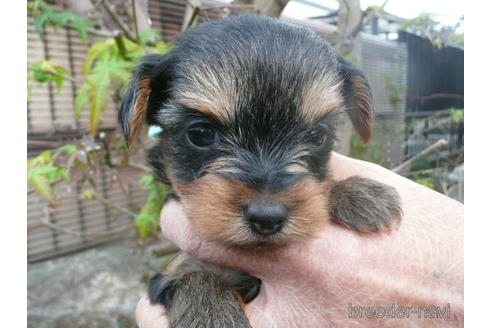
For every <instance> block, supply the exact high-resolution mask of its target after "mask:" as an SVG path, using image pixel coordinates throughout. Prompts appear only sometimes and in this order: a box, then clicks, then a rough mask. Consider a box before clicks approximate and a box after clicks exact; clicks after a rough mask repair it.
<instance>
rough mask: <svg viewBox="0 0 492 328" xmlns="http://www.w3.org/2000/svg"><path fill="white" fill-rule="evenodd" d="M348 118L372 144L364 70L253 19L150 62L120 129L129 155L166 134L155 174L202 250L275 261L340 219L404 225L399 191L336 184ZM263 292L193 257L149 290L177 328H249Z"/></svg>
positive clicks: (310, 39)
mask: <svg viewBox="0 0 492 328" xmlns="http://www.w3.org/2000/svg"><path fill="white" fill-rule="evenodd" d="M343 111H346V112H347V113H348V115H349V117H350V119H351V121H352V123H353V126H354V127H355V129H356V130H357V132H358V133H359V135H360V137H361V139H362V140H363V141H365V142H367V141H369V139H370V137H371V129H372V122H373V116H374V114H373V108H372V97H371V91H370V87H369V85H368V82H367V80H366V78H365V77H364V76H363V74H362V73H361V72H360V71H359V70H357V69H356V68H355V67H354V66H352V65H351V64H349V63H348V62H346V61H345V60H343V59H341V58H339V57H338V56H337V55H336V54H335V51H334V49H333V48H332V47H331V46H330V45H329V44H327V43H326V42H325V41H324V40H322V39H321V38H320V37H319V36H317V35H316V34H314V33H313V32H312V31H309V30H307V29H304V28H301V27H298V26H295V25H291V24H286V23H283V22H280V21H279V20H276V19H271V18H265V17H258V16H253V15H245V16H234V17H230V18H226V19H224V20H221V21H214V22H209V23H205V24H202V25H199V26H197V27H195V28H192V29H190V30H189V31H187V32H186V33H184V34H183V35H181V37H180V38H179V40H178V41H177V43H176V47H175V48H174V49H173V50H172V51H171V52H169V53H167V54H165V55H149V56H146V57H144V58H143V60H142V64H141V65H140V67H139V68H138V69H137V70H136V72H135V74H134V78H133V81H132V82H131V84H130V86H129V88H128V91H127V93H126V95H125V98H124V101H123V103H122V105H121V110H120V114H119V119H120V122H121V125H122V129H123V132H124V135H125V137H126V138H127V142H128V143H129V144H132V142H134V140H135V139H136V138H137V136H138V133H139V130H140V128H141V126H142V124H143V122H144V121H145V122H146V123H147V124H149V125H157V126H159V127H161V128H162V132H161V133H160V135H159V137H158V142H157V144H156V145H155V146H154V147H153V148H151V149H150V150H149V152H148V161H149V163H150V164H151V166H152V167H153V168H154V171H155V173H156V174H157V176H159V177H160V178H161V179H162V180H163V181H164V182H166V183H167V184H169V185H170V187H171V188H172V190H173V192H174V194H175V197H177V198H178V199H179V200H180V202H181V203H182V204H183V206H184V209H185V212H186V214H187V216H188V217H189V219H190V221H191V223H192V225H193V227H194V229H195V230H196V231H197V232H198V233H199V234H200V235H201V236H202V237H203V238H204V239H206V240H211V241H216V242H219V243H222V244H224V245H225V246H228V247H235V248H240V249H242V250H256V251H257V252H268V249H269V248H273V247H281V246H282V245H285V244H286V243H291V242H295V241H296V240H305V239H309V238H314V237H315V236H316V232H317V231H319V229H320V228H321V226H322V225H324V224H327V222H328V220H330V219H331V220H334V221H337V222H339V223H341V224H343V225H345V226H347V227H348V228H351V229H354V230H356V231H358V232H361V233H370V232H378V231H389V230H391V229H392V228H393V227H395V226H396V225H397V224H398V223H399V221H400V219H401V210H400V200H399V196H398V194H397V193H396V191H395V189H394V188H392V187H390V186H388V185H384V184H381V183H378V182H375V181H372V180H369V179H365V178H361V177H351V178H349V179H346V180H343V181H333V180H332V179H331V178H330V174H329V172H328V162H329V159H330V152H331V151H332V148H333V145H334V142H335V136H336V128H337V127H338V126H339V125H340V120H339V118H340V113H342V112H343ZM260 284H261V282H260V281H259V280H258V279H257V278H255V277H252V276H250V275H248V274H246V273H241V272H235V271H231V270H227V269H224V268H219V267H216V266H212V265H210V264H206V263H203V262H200V261H197V260H194V259H190V258H187V257H186V256H184V255H183V256H180V257H179V258H178V260H177V261H175V262H174V263H173V264H172V265H171V266H170V267H169V268H168V269H167V271H166V272H165V273H164V274H161V275H157V276H156V277H154V278H153V279H152V281H151V284H150V286H149V290H148V291H149V297H150V300H151V301H152V302H153V303H161V304H163V305H165V306H166V308H167V315H168V318H169V320H170V323H171V326H172V327H176V328H178V327H179V328H181V327H183V328H184V327H186V328H192V327H249V323H248V320H247V318H246V316H245V315H244V312H243V311H242V308H241V306H242V304H244V303H246V302H248V301H250V300H252V299H253V298H254V297H255V296H256V294H257V293H258V291H259V289H260Z"/></svg>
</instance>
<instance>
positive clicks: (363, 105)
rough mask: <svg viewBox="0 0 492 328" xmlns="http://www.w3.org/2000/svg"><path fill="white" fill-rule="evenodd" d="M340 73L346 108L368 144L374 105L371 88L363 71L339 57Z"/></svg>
mask: <svg viewBox="0 0 492 328" xmlns="http://www.w3.org/2000/svg"><path fill="white" fill-rule="evenodd" d="M338 60H339V63H340V73H341V75H342V78H343V79H344V82H343V98H344V101H345V107H346V108H347V110H348V115H349V117H350V120H351V121H352V124H353V125H354V128H355V129H356V130H357V132H358V133H359V136H360V138H361V140H362V141H363V143H365V144H367V143H368V142H369V140H370V139H371V136H372V126H373V121H374V105H373V100H372V93H371V87H370V86H369V82H368V81H367V78H366V77H365V76H364V73H362V71H361V70H359V69H358V68H356V67H355V66H354V65H353V64H351V63H349V62H348V61H346V60H345V59H343V58H341V57H339V59H338Z"/></svg>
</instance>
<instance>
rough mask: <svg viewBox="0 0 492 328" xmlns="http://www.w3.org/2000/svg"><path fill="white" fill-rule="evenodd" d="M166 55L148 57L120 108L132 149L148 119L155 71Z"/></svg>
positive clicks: (141, 64)
mask: <svg viewBox="0 0 492 328" xmlns="http://www.w3.org/2000/svg"><path fill="white" fill-rule="evenodd" d="M163 57H164V55H147V56H144V57H143V58H142V60H141V63H140V65H139V66H138V67H137V69H136V70H135V72H134V73H133V78H132V81H131V82H130V85H129V86H128V88H127V90H126V93H125V97H124V98H123V102H122V103H121V106H120V112H119V115H118V119H119V121H120V125H121V128H122V130H123V135H124V136H125V139H126V143H127V145H128V147H130V146H131V145H132V144H133V143H134V142H135V141H136V140H137V138H138V136H139V133H140V129H141V127H142V125H143V123H144V121H145V120H146V118H147V113H148V108H149V100H150V96H151V93H152V83H151V82H152V80H153V75H154V74H155V69H156V67H157V66H158V64H159V63H160V62H161V61H162V60H163Z"/></svg>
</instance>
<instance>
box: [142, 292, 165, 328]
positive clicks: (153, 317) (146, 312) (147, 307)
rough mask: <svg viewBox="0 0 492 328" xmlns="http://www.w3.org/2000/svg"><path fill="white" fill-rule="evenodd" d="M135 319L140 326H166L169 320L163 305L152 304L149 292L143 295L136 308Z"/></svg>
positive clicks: (161, 327) (145, 327)
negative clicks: (148, 295)
mask: <svg viewBox="0 0 492 328" xmlns="http://www.w3.org/2000/svg"><path fill="white" fill-rule="evenodd" d="M135 319H136V320H137V325H138V327H139V328H166V327H169V322H168V321H167V317H166V310H165V309H164V307H163V306H162V305H153V304H150V300H149V298H148V297H147V294H145V295H144V296H142V298H141V299H140V301H139V302H138V304H137V309H136V310H135Z"/></svg>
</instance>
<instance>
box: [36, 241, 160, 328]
mask: <svg viewBox="0 0 492 328" xmlns="http://www.w3.org/2000/svg"><path fill="white" fill-rule="evenodd" d="M165 261H166V258H160V259H155V258H154V257H153V256H152V255H151V254H150V251H149V250H148V249H147V250H142V249H139V248H138V247H137V246H136V245H135V243H134V242H133V241H131V240H124V241H121V242H117V243H112V244H110V245H106V246H100V247H98V248H94V249H90V250H86V251H83V252H80V253H75V254H72V255H68V256H64V257H61V258H57V259H53V260H48V261H44V262H39V263H33V264H29V265H28V269H27V313H28V319H27V321H28V324H27V326H28V328H34V327H36V328H134V327H136V324H135V321H134V311H135V306H136V304H137V302H138V300H139V299H140V296H141V295H142V293H143V291H144V289H145V285H146V284H145V281H148V279H149V277H150V276H152V275H153V274H154V273H156V272H158V271H160V270H161V268H162V267H163V265H164V263H165Z"/></svg>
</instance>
